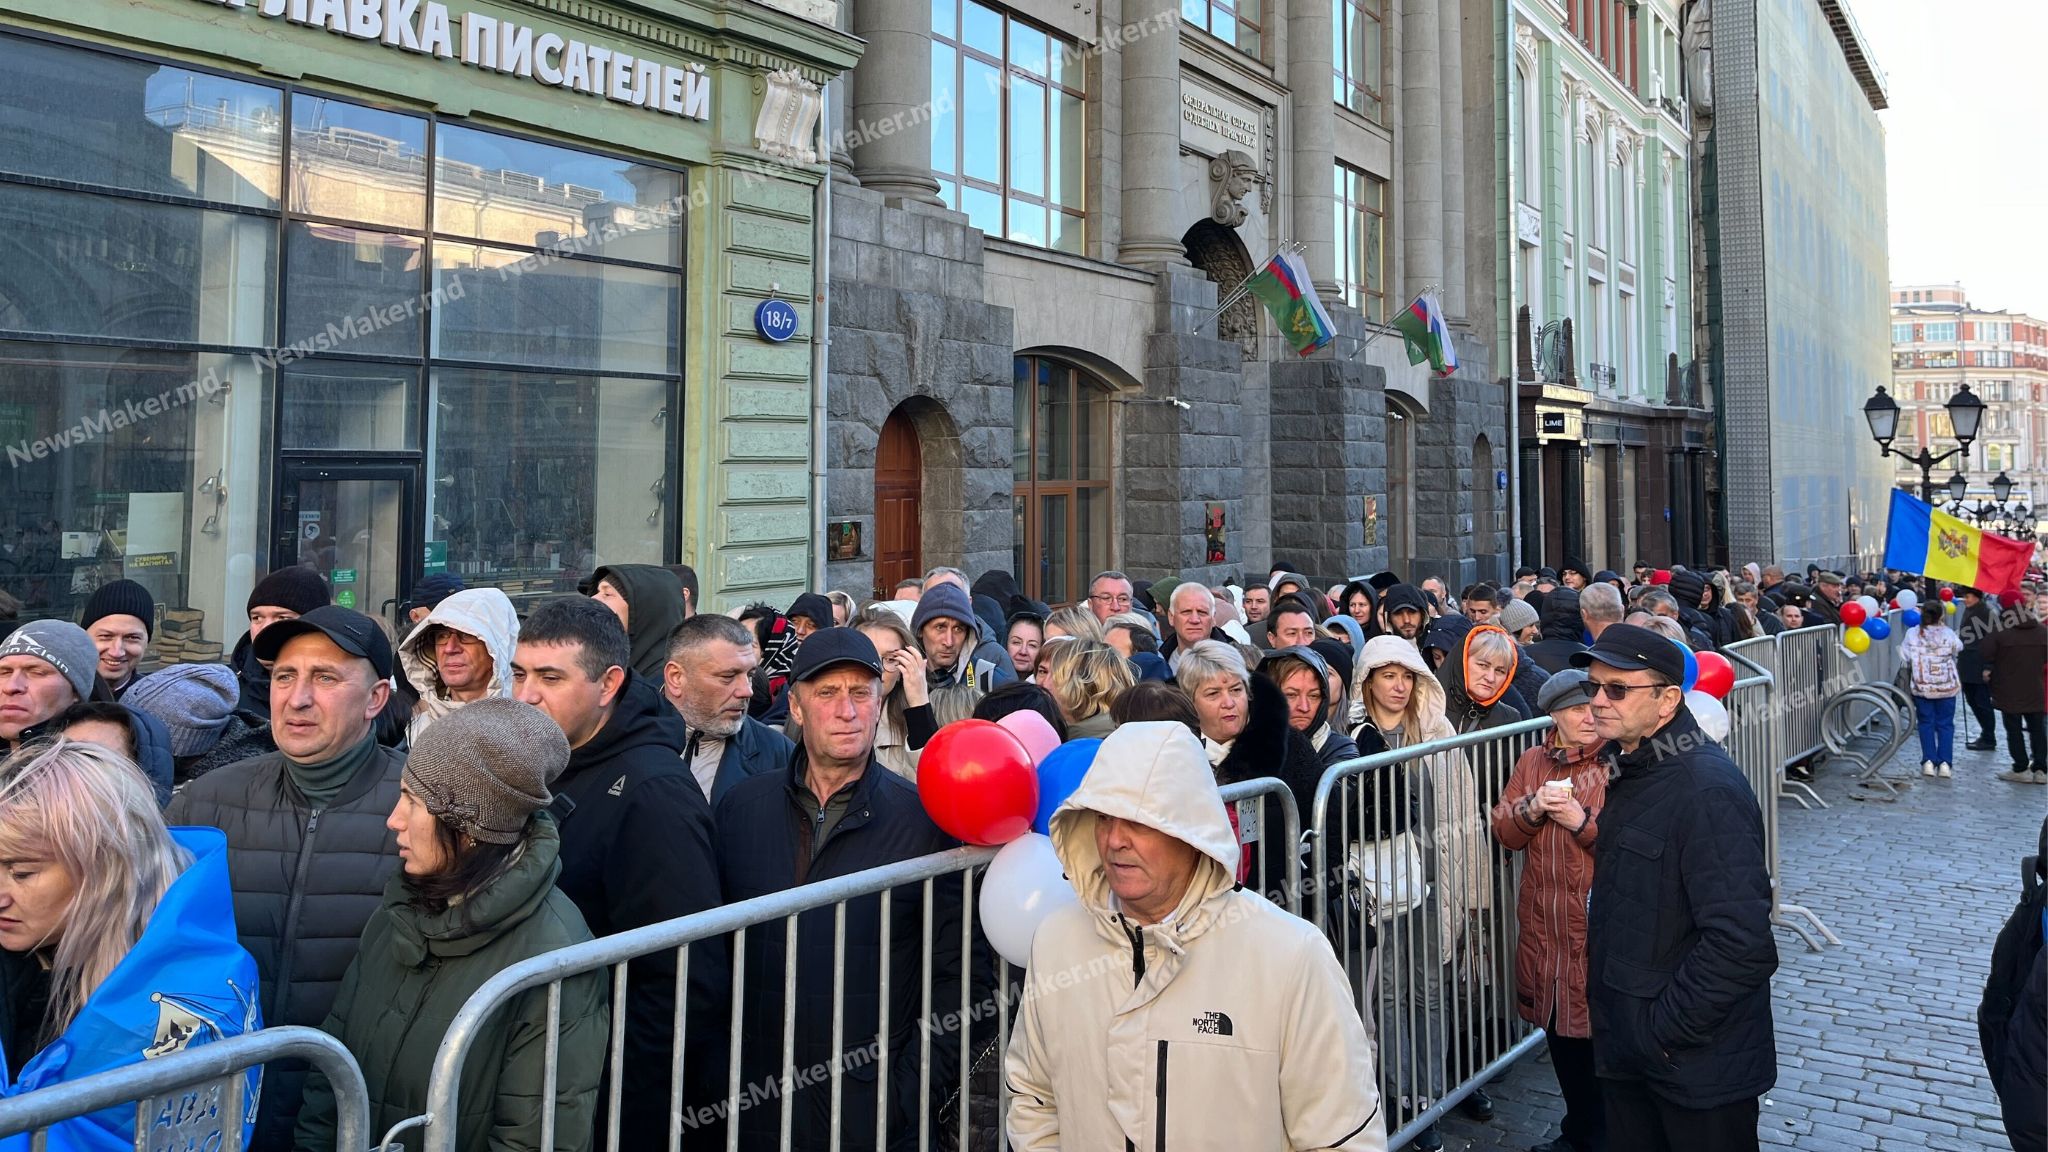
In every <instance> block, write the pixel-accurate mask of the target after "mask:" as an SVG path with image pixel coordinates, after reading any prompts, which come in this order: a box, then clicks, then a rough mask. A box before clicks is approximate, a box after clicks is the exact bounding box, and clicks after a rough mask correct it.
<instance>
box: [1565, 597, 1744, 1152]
mask: <svg viewBox="0 0 2048 1152" xmlns="http://www.w3.org/2000/svg"><path fill="white" fill-rule="evenodd" d="M1572 664H1573V666H1575V667H1579V668H1584V669H1586V672H1587V677H1588V680H1587V688H1588V689H1589V690H1590V691H1591V692H1592V694H1593V723H1594V725H1595V726H1596V727H1597V729H1598V731H1599V734H1600V736H1601V738H1602V739H1604V740H1607V741H1608V742H1609V743H1608V746H1607V748H1606V750H1605V751H1604V752H1603V754H1602V755H1603V756H1604V757H1605V758H1606V759H1607V761H1608V765H1609V778H1610V782H1609V784H1608V785H1607V797H1606V805H1605V807H1603V808H1602V809H1601V810H1600V845H1601V852H1600V867H1599V868H1597V869H1595V870H1594V873H1593V890H1592V895H1591V899H1590V901H1589V911H1588V914H1587V920H1586V933H1587V956H1588V960H1587V980H1586V987H1587V1003H1588V1006H1589V1007H1590V1008H1591V1010H1592V1022H1593V1060H1594V1068H1595V1071H1596V1072H1597V1073H1598V1074H1599V1076H1600V1078H1601V1082H1602V1083H1601V1090H1602V1094H1603V1096H1604V1098H1605V1100H1606V1102H1607V1129H1608V1131H1607V1142H1608V1147H1610V1148H1626V1149H1630V1150H1631V1152H1635V1150H1638V1149H1641V1150H1647V1152H1684V1150H1688V1149H1700V1150H1701V1152H1706V1150H1710V1149H1711V1150H1712V1152H1731V1150H1735V1152H1739V1150H1741V1149H1755V1148H1756V1147H1757V1146H1758V1139H1757V1116H1758V1100H1759V1098H1760V1097H1761V1096H1762V1095H1763V1094H1764V1092H1766V1091H1767V1090H1769V1089H1770V1087H1771V1085H1773V1084H1774V1083H1776V1082H1777V1074H1778V1057H1777V1047H1776V1040H1775V1036H1774V1033H1773V1029H1772V1025H1771V974H1772V973H1773V972H1774V971H1776V970H1777V967H1778V949H1777V944H1776V942H1775V941H1774V940H1773V939H1772V937H1771V879H1770V871H1769V868H1768V866H1767V865H1766V862H1765V855H1764V830H1763V819H1762V815H1761V812H1760V810H1759V809H1758V807H1757V799H1756V796H1755V794H1754V793H1752V792H1751V791H1750V788H1749V784H1748V782H1747V781H1746V780H1745V779H1744V778H1743V775H1742V770H1741V769H1740V768H1738V767H1736V765H1735V762H1734V761H1733V760H1730V759H1729V758H1728V754H1727V753H1726V752H1725V751H1723V750H1722V748H1721V746H1720V745H1719V744H1716V743H1715V742H1714V741H1713V740H1712V739H1710V738H1709V737H1708V736H1707V735H1706V734H1705V733H1704V732H1702V731H1701V730H1700V726H1699V725H1698V724H1697V723H1695V722H1694V720H1693V717H1692V713H1691V712H1690V711H1689V710H1688V709H1687V708H1686V705H1685V693H1684V692H1683V691H1681V690H1680V688H1679V685H1680V683H1682V682H1683V679H1684V676H1685V657H1684V654H1683V653H1681V652H1680V651H1679V649H1678V646H1677V645H1675V644H1673V643H1672V642H1671V641H1669V640H1667V639H1665V638H1664V637H1662V636H1660V635H1658V634H1657V633H1655V632H1652V631H1650V630H1649V629H1647V628H1639V627H1636V626H1634V625H1631V624H1616V625H1613V626H1612V627H1609V628H1608V629H1607V630H1606V631H1604V632H1602V633H1601V634H1600V639H1599V640H1598V641H1597V642H1596V643H1595V644H1594V645H1593V647H1592V648H1591V649H1590V650H1589V651H1586V652H1582V653H1579V654H1578V655H1576V656H1574V657H1573V658H1572Z"/></svg>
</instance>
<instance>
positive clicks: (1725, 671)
mask: <svg viewBox="0 0 2048 1152" xmlns="http://www.w3.org/2000/svg"><path fill="white" fill-rule="evenodd" d="M1672 643H1673V644H1676V645H1677V646H1678V650H1679V651H1680V652H1682V653H1684V654H1685V675H1684V677H1683V678H1682V679H1680V681H1679V683H1678V686H1679V688H1680V689H1682V690H1684V692H1685V707H1686V710H1687V711H1689V712H1691V713H1692V718H1693V720H1694V721H1695V722H1697V723H1698V724H1699V726H1700V730H1701V731H1702V732H1705V733H1706V734H1707V735H1708V736H1709V737H1710V738H1712V739H1714V740H1726V739H1727V738H1728V709H1727V707H1726V706H1725V705H1723V704H1722V703H1721V701H1722V699H1723V698H1725V697H1726V696H1727V695H1728V693H1729V692H1730V691H1732V690H1733V689H1734V687H1735V665H1734V664H1733V663H1732V662H1731V661H1730V660H1729V659H1728V658H1727V657H1726V656H1723V655H1721V654H1720V653H1719V652H1694V651H1693V650H1692V649H1691V648H1690V647H1688V646H1686V645H1684V644H1679V643H1678V641H1676V640H1673V641H1672Z"/></svg>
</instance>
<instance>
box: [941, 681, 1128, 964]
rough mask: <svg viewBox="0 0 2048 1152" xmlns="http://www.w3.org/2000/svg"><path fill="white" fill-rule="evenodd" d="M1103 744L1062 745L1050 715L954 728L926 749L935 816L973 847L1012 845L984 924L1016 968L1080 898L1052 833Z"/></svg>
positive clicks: (989, 892)
mask: <svg viewBox="0 0 2048 1152" xmlns="http://www.w3.org/2000/svg"><path fill="white" fill-rule="evenodd" d="M1101 745H1102V741H1100V740H1075V741H1073V742H1072V743H1068V744H1062V743H1060V741H1059V736H1058V735H1057V734H1056V733H1055V732H1054V731H1053V728H1052V725H1051V724H1049V723H1047V722H1046V719H1045V717H1043V716H1040V715H1039V714H1038V713H1036V712H1013V713H1011V714H1010V715H1008V716H1005V717H1003V718H1002V719H1001V720H999V721H988V720H958V721H955V722H954V723H951V724H948V725H946V726H945V727H944V728H941V729H939V731H938V733H937V734H936V735H934V736H933V737H932V738H931V742H930V743H928V744H926V745H925V746H924V751H923V752H921V753H919V754H918V758H917V794H918V798H919V799H920V800H922V801H923V802H924V810H925V812H926V813H928V814H929V815H930V816H931V818H932V822H933V823H935V824H937V825H938V826H939V827H940V828H942V829H944V830H945V831H946V832H947V833H948V834H949V835H952V836H954V837H957V838H958V839H960V840H964V841H966V842H967V843H969V844H984V845H996V844H1000V845H1002V846H1003V848H1002V851H1000V852H998V853H996V857H995V859H994V860H992V861H990V862H989V866H988V872H987V874H986V875H985V876H983V877H982V881H981V900H980V906H981V926H982V931H983V932H984V933H986V934H987V936H988V941H989V943H990V944H991V945H992V946H994V948H995V950H996V952H997V954H998V955H1000V956H1002V958H1003V959H1005V960H1007V961H1009V962H1010V963H1012V964H1017V965H1024V964H1026V963H1028V962H1029V961H1030V959H1031V938H1032V937H1033V936H1035V935H1036V934H1037V932H1038V926H1039V925H1040V924H1042V923H1044V922H1045V920H1046V918H1047V917H1050V916H1051V915H1052V914H1053V913H1054V912H1055V911H1057V910H1059V909H1060V908H1061V907H1062V906H1064V905H1067V904H1072V903H1075V902H1076V901H1077V900H1079V899H1080V897H1078V896H1076V895H1075V894H1074V888H1073V885H1071V884H1069V883H1068V882H1067V878H1066V875H1065V869H1064V868H1062V867H1061V865H1060V860H1059V856H1058V855H1057V854H1056V853H1055V852H1054V851H1053V845H1052V838H1051V836H1050V835H1049V833H1050V832H1051V830H1052V826H1051V820H1052V814H1053V812H1054V811H1055V810H1057V809H1058V808H1059V806H1060V805H1061V804H1062V803H1064V802H1065V801H1066V799H1067V797H1068V796H1071V795H1073V793H1074V790H1075V789H1076V788H1079V787H1080V786H1081V778H1082V777H1084V776H1086V775H1087V774H1088V769H1089V767H1090V766H1091V765H1092V764H1094V763H1095V752H1096V749H1097V748H1099V747H1101Z"/></svg>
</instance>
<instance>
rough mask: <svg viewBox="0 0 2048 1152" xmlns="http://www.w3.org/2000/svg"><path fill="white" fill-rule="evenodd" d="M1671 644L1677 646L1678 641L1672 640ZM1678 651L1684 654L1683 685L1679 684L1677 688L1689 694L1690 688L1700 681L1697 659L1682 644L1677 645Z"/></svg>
mask: <svg viewBox="0 0 2048 1152" xmlns="http://www.w3.org/2000/svg"><path fill="white" fill-rule="evenodd" d="M1672 643H1673V644H1678V641H1676V640H1673V641H1672ZM1678 650H1679V651H1680V652H1683V653H1685V683H1683V684H1680V685H1679V687H1680V688H1681V689H1684V690H1685V691H1687V692H1690V691H1692V686H1693V685H1695V684H1697V683H1699V680H1700V662H1699V658H1698V657H1696V656H1694V655H1693V654H1692V649H1691V648H1688V647H1686V646H1685V645H1683V644H1678Z"/></svg>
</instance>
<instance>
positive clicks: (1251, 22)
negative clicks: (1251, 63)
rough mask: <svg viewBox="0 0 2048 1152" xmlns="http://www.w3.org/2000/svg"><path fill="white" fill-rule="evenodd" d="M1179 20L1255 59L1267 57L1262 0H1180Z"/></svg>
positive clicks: (1263, 4)
mask: <svg viewBox="0 0 2048 1152" xmlns="http://www.w3.org/2000/svg"><path fill="white" fill-rule="evenodd" d="M1180 17H1181V19H1183V20H1185V21H1187V22H1188V23H1190V24H1193V25H1194V26H1195V27H1197V28H1200V29H1202V30H1203V31H1205V32H1207V33H1209V34H1210V35H1212V36H1214V37H1216V38H1217V39H1218V40H1221V41H1223V42H1224V43H1226V44H1232V45H1235V46H1236V47H1237V50H1238V51H1239V52H1242V53H1244V54H1245V55H1247V56H1250V57H1251V58H1252V59H1254V60H1264V59H1265V58H1266V40H1265V3H1264V0H1180Z"/></svg>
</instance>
